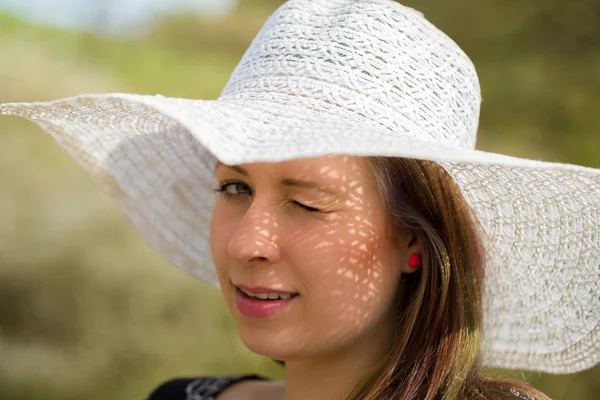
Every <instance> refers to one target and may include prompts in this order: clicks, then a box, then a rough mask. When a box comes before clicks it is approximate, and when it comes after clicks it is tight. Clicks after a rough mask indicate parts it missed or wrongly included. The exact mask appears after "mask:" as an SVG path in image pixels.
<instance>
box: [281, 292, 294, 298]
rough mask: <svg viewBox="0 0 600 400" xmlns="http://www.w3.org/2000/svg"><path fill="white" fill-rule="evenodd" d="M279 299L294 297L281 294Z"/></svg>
mask: <svg viewBox="0 0 600 400" xmlns="http://www.w3.org/2000/svg"><path fill="white" fill-rule="evenodd" d="M279 297H281V298H282V299H289V298H290V297H292V295H291V294H283V293H282V294H280V295H279Z"/></svg>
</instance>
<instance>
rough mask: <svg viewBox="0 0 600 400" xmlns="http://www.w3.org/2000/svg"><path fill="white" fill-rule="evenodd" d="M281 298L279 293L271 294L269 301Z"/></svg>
mask: <svg viewBox="0 0 600 400" xmlns="http://www.w3.org/2000/svg"><path fill="white" fill-rule="evenodd" d="M278 298H279V293H269V300H275V299H278Z"/></svg>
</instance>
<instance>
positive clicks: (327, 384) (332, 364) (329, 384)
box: [284, 329, 393, 400]
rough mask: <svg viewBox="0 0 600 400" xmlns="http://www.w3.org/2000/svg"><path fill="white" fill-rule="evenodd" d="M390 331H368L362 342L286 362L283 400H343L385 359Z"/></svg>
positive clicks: (390, 340) (390, 337)
mask: <svg viewBox="0 0 600 400" xmlns="http://www.w3.org/2000/svg"><path fill="white" fill-rule="evenodd" d="M392 338H393V330H388V329H381V330H379V332H377V333H373V332H370V333H369V334H367V335H365V339H363V340H362V341H355V342H353V343H351V344H349V345H348V346H347V347H346V348H344V349H341V350H340V351H337V352H335V353H329V354H327V355H326V356H323V357H319V358H311V359H302V360H291V361H286V367H285V374H286V382H285V396H284V398H285V400H304V399H314V400H343V399H345V398H346V396H347V395H348V394H349V392H350V391H351V390H352V389H353V388H354V386H355V385H356V384H357V383H358V382H359V381H360V380H361V379H363V378H365V377H366V376H368V375H369V374H370V373H372V372H373V370H374V368H375V367H376V366H377V364H378V363H379V362H381V360H382V359H383V358H384V357H385V354H386V353H387V351H388V350H389V347H390V344H391V342H392Z"/></svg>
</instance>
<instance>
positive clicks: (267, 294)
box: [256, 293, 269, 300]
mask: <svg viewBox="0 0 600 400" xmlns="http://www.w3.org/2000/svg"><path fill="white" fill-rule="evenodd" d="M256 297H258V298H259V299H261V300H267V299H268V298H269V293H256Z"/></svg>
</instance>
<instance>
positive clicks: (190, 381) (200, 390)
mask: <svg viewBox="0 0 600 400" xmlns="http://www.w3.org/2000/svg"><path fill="white" fill-rule="evenodd" d="M250 380H265V379H264V378H261V377H260V376H257V375H244V376H228V377H197V378H179V379H173V380H170V381H168V382H165V383H163V384H162V385H160V386H159V387H158V388H156V389H155V390H154V391H153V392H152V393H151V394H150V395H149V396H148V397H147V398H146V400H190V399H193V400H215V399H216V397H217V396H218V395H219V394H221V393H222V392H223V391H225V389H227V388H229V387H230V386H232V385H234V384H236V383H239V382H242V381H250Z"/></svg>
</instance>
